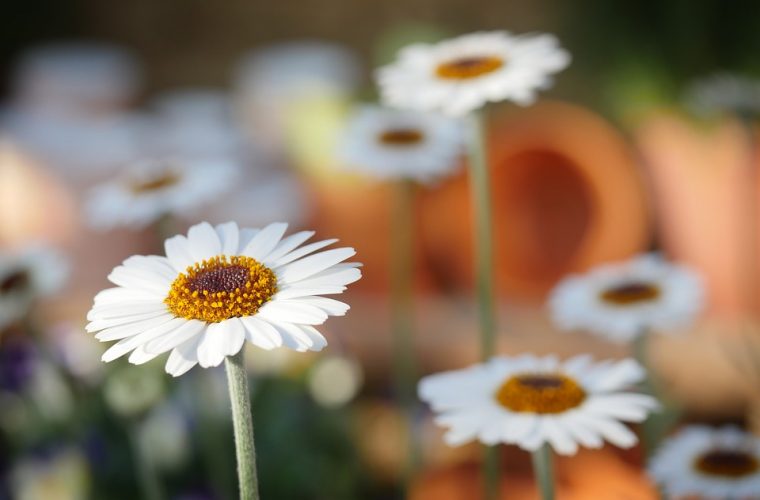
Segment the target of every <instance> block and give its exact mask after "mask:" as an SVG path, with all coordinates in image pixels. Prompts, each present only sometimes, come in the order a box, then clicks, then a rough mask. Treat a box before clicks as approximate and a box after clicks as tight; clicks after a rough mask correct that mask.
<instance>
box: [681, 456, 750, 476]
mask: <svg viewBox="0 0 760 500" xmlns="http://www.w3.org/2000/svg"><path fill="white" fill-rule="evenodd" d="M694 468H695V469H697V471H699V472H701V473H702V474H707V475H709V476H720V477H724V478H740V477H743V476H748V475H750V474H754V473H756V472H757V471H758V470H760V463H758V460H757V458H755V457H754V456H753V455H751V454H749V453H747V452H745V451H740V450H718V449H716V450H712V451H708V452H707V453H705V454H703V455H701V456H699V457H698V458H697V459H696V460H695V461H694Z"/></svg>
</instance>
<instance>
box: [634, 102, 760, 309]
mask: <svg viewBox="0 0 760 500" xmlns="http://www.w3.org/2000/svg"><path fill="white" fill-rule="evenodd" d="M636 138H637V141H638V144H639V148H640V150H641V153H642V156H643V157H644V160H645V161H646V163H647V165H648V169H649V172H650V176H651V178H652V184H653V187H654V192H655V194H656V203H657V210H658V214H659V219H660V220H659V223H660V226H661V227H660V238H661V242H662V245H663V247H664V249H665V250H666V252H667V253H668V254H669V255H670V256H671V257H672V258H674V259H677V260H679V261H682V262H685V263H687V264H690V265H691V266H693V267H695V268H696V269H698V270H699V271H700V272H701V273H702V275H703V276H704V278H705V280H706V282H707V285H708V290H709V295H710V297H709V299H710V306H711V307H712V312H714V313H718V314H720V315H728V316H742V315H744V314H746V313H747V312H750V311H755V312H757V311H758V310H760V304H759V303H758V291H757V281H758V278H759V277H760V276H758V265H760V256H759V255H758V246H759V245H760V244H759V243H758V241H757V239H756V237H757V234H758V232H760V228H758V220H760V213H758V211H757V207H755V209H754V215H752V214H753V207H752V203H753V202H752V197H753V196H754V197H756V199H757V197H758V196H760V192H759V191H760V185H758V178H757V177H755V178H754V180H753V177H752V174H751V170H752V168H754V169H755V170H756V171H757V169H759V168H760V161H759V160H760V155H759V154H758V153H759V152H758V151H757V150H756V149H755V150H753V147H752V141H750V134H749V132H748V131H747V130H745V129H744V128H743V127H742V125H741V124H740V123H738V122H735V121H730V120H724V121H721V122H719V123H713V124H710V125H709V126H706V125H704V124H701V125H700V124H696V123H694V122H688V121H687V120H685V119H683V118H680V117H678V116H677V115H675V114H673V113H660V114H658V115H655V116H651V117H649V118H648V119H647V120H645V121H644V122H643V123H642V124H641V126H640V127H639V128H638V130H637V133H636ZM758 143H759V142H758V139H757V138H756V139H755V141H754V144H758ZM750 165H752V168H750ZM753 225H754V226H755V227H756V229H755V230H754V231H752V226H753ZM753 236H754V237H755V241H753Z"/></svg>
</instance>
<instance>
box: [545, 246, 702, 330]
mask: <svg viewBox="0 0 760 500" xmlns="http://www.w3.org/2000/svg"><path fill="white" fill-rule="evenodd" d="M703 302H704V289H703V285H702V280H701V279H700V277H699V276H698V275H697V274H696V273H695V272H693V271H692V270H690V269H688V268H686V267H684V266H680V265H675V264H671V263H668V262H666V261H665V260H664V259H662V258H661V257H660V256H658V255H656V254H646V255H641V256H638V257H635V258H633V259H631V260H629V261H626V262H622V263H618V264H608V265H604V266H600V267H597V268H594V269H592V270H591V271H589V272H588V273H586V274H584V275H571V276H569V277H567V278H565V279H563V280H562V281H561V282H560V283H559V284H558V285H557V286H556V287H555V288H554V290H553V291H552V292H551V295H550V297H549V307H550V310H551V314H552V317H553V319H554V322H555V324H556V325H557V326H558V327H559V328H560V329H562V330H576V329H586V330H589V331H591V332H593V333H596V334H599V335H603V336H605V337H607V338H609V339H611V340H615V341H619V342H626V341H630V340H632V339H634V338H635V337H637V336H638V335H640V334H642V333H644V331H645V330H649V329H657V330H660V329H665V330H667V329H673V328H682V327H685V326H687V325H688V324H689V323H690V322H692V321H693V320H694V318H695V317H696V315H697V313H699V312H700V310H701V309H702V306H703Z"/></svg>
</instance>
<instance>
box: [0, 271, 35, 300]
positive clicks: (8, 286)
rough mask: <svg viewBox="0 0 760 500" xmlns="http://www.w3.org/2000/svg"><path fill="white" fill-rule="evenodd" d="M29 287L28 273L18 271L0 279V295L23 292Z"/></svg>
mask: <svg viewBox="0 0 760 500" xmlns="http://www.w3.org/2000/svg"><path fill="white" fill-rule="evenodd" d="M28 286H29V273H28V272H27V271H26V270H23V269H19V270H17V271H14V272H12V273H10V274H8V275H7V276H5V277H3V278H2V279H0V294H7V293H11V292H13V291H14V290H23V289H24V288H27V287H28Z"/></svg>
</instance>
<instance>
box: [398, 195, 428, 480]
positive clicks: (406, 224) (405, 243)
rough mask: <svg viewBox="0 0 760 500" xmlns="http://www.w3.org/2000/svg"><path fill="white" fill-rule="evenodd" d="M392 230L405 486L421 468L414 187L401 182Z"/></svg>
mask: <svg viewBox="0 0 760 500" xmlns="http://www.w3.org/2000/svg"><path fill="white" fill-rule="evenodd" d="M394 188H395V189H394V196H393V198H394V199H393V214H392V217H393V219H392V220H393V225H392V227H391V266H392V268H391V316H392V321H393V324H392V327H391V328H392V334H393V351H394V356H393V362H394V366H393V368H394V374H393V375H394V383H395V386H396V394H397V397H398V398H399V402H400V403H401V406H402V408H403V409H404V411H405V412H406V413H407V418H408V424H409V433H408V434H409V437H408V440H407V444H408V460H407V463H406V467H405V469H406V470H405V476H406V482H407V484H408V482H409V479H410V478H411V476H412V475H413V474H414V472H415V471H416V469H417V467H418V466H419V463H420V459H421V452H420V446H419V441H418V440H417V438H416V436H417V433H416V432H415V428H414V427H415V413H416V409H417V404H416V401H417V400H416V397H415V393H416V376H417V373H416V372H417V370H416V366H415V353H414V321H413V318H414V316H413V307H412V303H413V300H414V184H413V183H412V181H408V180H400V181H398V182H397V183H396V185H395V186H394Z"/></svg>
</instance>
